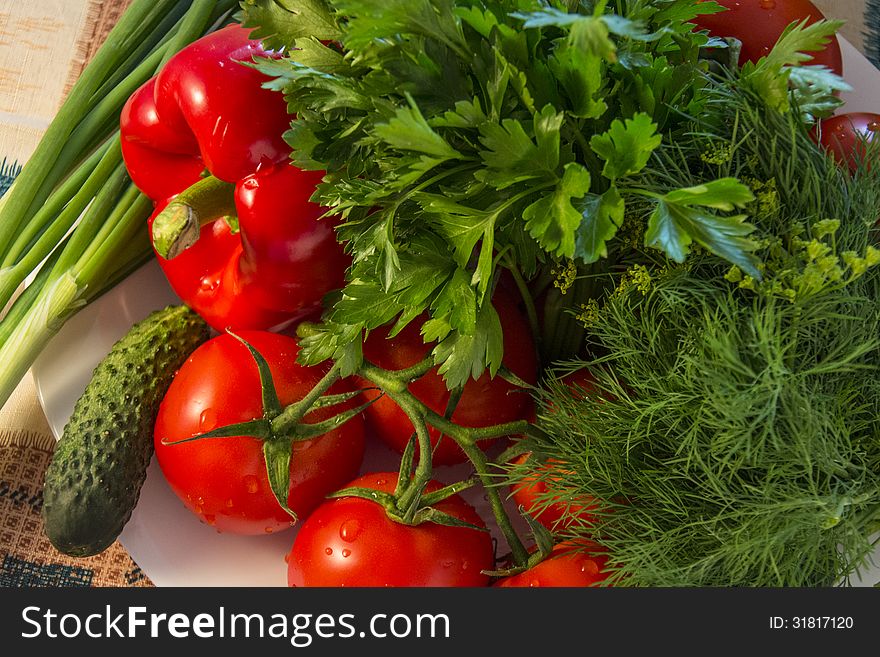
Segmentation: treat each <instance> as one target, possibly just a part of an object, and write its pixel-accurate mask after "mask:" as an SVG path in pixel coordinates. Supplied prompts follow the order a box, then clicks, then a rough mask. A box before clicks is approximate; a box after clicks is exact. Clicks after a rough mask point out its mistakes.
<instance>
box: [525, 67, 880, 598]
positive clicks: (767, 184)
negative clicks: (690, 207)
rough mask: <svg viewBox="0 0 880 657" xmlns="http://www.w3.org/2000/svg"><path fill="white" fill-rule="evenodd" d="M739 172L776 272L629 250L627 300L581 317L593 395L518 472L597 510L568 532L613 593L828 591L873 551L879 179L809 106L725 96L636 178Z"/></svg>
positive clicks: (877, 487)
mask: <svg viewBox="0 0 880 657" xmlns="http://www.w3.org/2000/svg"><path fill="white" fill-rule="evenodd" d="M876 150H877V148H876V145H874V146H872V147H870V148H869V156H872V155H876ZM726 175H732V176H736V177H738V178H739V179H740V180H743V181H747V182H748V183H749V184H750V186H751V188H752V190H753V192H754V194H755V201H754V202H753V204H752V207H750V208H749V211H750V215H751V217H752V221H753V222H754V224H755V226H756V227H757V233H756V235H755V238H756V239H757V240H758V242H759V244H760V245H761V251H760V252H759V255H760V257H761V260H762V262H763V265H762V266H761V269H762V272H761V273H762V276H761V277H755V278H753V277H751V276H749V275H747V274H745V273H743V272H742V271H740V270H739V269H737V268H736V267H733V268H731V267H730V265H729V263H726V262H724V261H722V260H720V259H719V258H718V257H717V256H714V255H712V254H710V253H708V252H702V253H699V252H698V253H696V254H694V256H693V257H691V258H689V259H688V261H687V262H686V263H685V264H684V265H676V264H675V263H671V265H670V263H669V262H668V261H666V260H664V259H662V258H658V257H657V256H656V255H655V254H654V253H650V252H648V251H647V250H645V249H639V248H633V249H631V250H629V251H624V250H622V249H621V251H619V252H618V253H617V254H616V255H617V258H618V262H619V263H621V264H620V266H619V267H618V274H617V275H616V279H615V284H616V286H617V287H616V289H615V291H614V292H613V293H611V294H610V295H608V296H606V297H605V298H604V299H602V300H601V301H600V303H597V304H594V306H593V307H592V308H589V309H584V312H583V313H582V315H581V318H582V319H583V321H584V322H585V323H586V324H587V328H588V332H589V335H590V350H591V359H590V360H589V361H588V362H587V363H586V366H587V367H589V369H590V371H591V373H592V374H593V375H594V376H595V378H596V380H597V384H596V387H595V389H591V390H586V391H584V390H578V391H577V392H578V394H575V395H573V394H572V391H571V390H570V389H569V388H568V387H566V386H564V385H562V384H561V383H560V382H558V381H555V382H553V383H550V384H549V385H548V388H547V391H546V392H545V393H544V395H543V400H542V401H543V402H544V403H543V408H544V410H543V412H542V413H541V416H540V418H539V423H540V426H541V427H542V428H543V429H544V432H545V434H544V437H543V438H541V439H535V440H532V441H531V442H530V443H529V445H528V446H529V448H531V449H532V450H533V452H535V453H536V456H541V457H543V458H542V459H538V458H532V459H530V460H529V461H528V462H527V465H526V466H525V468H519V469H516V470H514V471H513V472H512V473H511V477H512V478H513V479H517V478H519V477H521V476H523V475H525V474H529V475H531V476H537V477H540V478H545V479H546V481H547V483H548V484H549V491H548V492H547V493H546V494H545V495H544V496H543V497H542V504H544V503H546V504H549V503H552V502H554V501H556V500H559V499H560V498H562V499H565V500H570V501H571V500H584V499H585V498H594V500H595V503H596V504H597V506H598V508H597V509H596V512H595V514H594V515H595V517H594V518H593V519H592V520H589V521H583V522H574V523H573V524H572V525H571V526H569V527H568V528H566V529H561V530H560V531H559V533H560V534H561V535H562V536H564V537H570V538H585V537H586V538H589V539H591V540H594V541H595V542H597V543H598V544H599V545H600V546H602V547H603V548H604V549H606V550H607V551H608V552H609V553H610V561H611V562H612V563H613V564H614V566H613V568H614V572H613V574H612V575H611V577H610V578H609V580H608V583H610V584H613V585H619V586H623V585H630V586H832V585H837V584H842V583H846V582H847V579H848V578H849V577H851V576H852V575H853V573H856V572H857V571H858V570H859V569H860V568H861V567H863V566H864V565H865V564H866V563H867V560H868V559H869V557H870V555H871V553H872V552H873V551H874V548H875V544H874V542H873V541H876V536H875V535H874V533H875V532H876V531H877V530H878V529H880V379H878V376H877V374H878V368H880V266H878V265H880V251H878V250H877V248H876V247H875V246H872V245H876V244H877V243H878V232H877V220H878V217H880V171H878V170H877V167H873V169H872V168H871V167H868V166H864V165H863V166H862V167H861V168H860V170H859V171H858V172H856V174H855V175H853V176H850V175H849V173H848V172H847V171H846V170H845V169H843V168H841V167H839V166H837V165H836V164H835V163H834V162H833V161H832V160H831V158H828V157H826V156H825V155H824V154H823V153H822V152H820V150H819V149H818V148H817V147H816V146H815V144H814V141H813V139H812V138H811V137H810V135H809V134H808V130H807V128H806V127H805V126H804V125H803V124H802V123H801V121H800V120H799V119H798V118H797V116H796V113H792V112H789V113H780V112H777V111H774V110H771V109H769V108H767V107H766V105H764V104H763V103H762V102H761V101H760V99H759V98H757V97H755V96H754V95H753V94H750V92H749V91H748V90H747V89H745V88H737V86H736V85H730V84H719V86H718V90H717V94H716V95H715V98H714V101H713V102H711V103H709V105H708V107H707V111H706V112H705V114H704V115H703V116H701V117H700V118H699V119H698V120H697V119H695V120H694V122H693V124H692V126H691V128H690V130H689V131H688V132H687V133H686V134H682V135H680V136H679V138H678V139H677V140H676V141H675V142H674V143H671V142H667V143H666V144H665V145H664V146H663V147H662V148H661V149H659V150H658V152H657V153H656V154H655V157H654V159H653V161H652V164H651V166H650V169H649V170H648V171H646V173H645V175H644V176H641V177H640V178H639V180H637V181H632V183H633V184H634V185H645V187H646V188H650V189H663V188H680V187H684V186H688V185H698V184H700V182H701V180H711V179H714V178H717V177H718V176H726ZM640 221H643V217H641V216H639V214H638V213H637V212H631V213H629V214H628V217H627V222H633V223H638V222H640ZM624 228H626V225H624ZM583 364H584V363H568V364H567V365H564V366H560V373H562V372H563V371H565V369H566V367H568V368H569V369H571V368H573V367H577V366H580V365H583ZM546 459H552V460H551V461H550V462H551V463H552V464H553V467H552V468H550V469H539V468H538V464H539V462H540V461H541V460H546ZM872 535H874V538H873V539H872Z"/></svg>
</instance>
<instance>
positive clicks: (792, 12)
mask: <svg viewBox="0 0 880 657" xmlns="http://www.w3.org/2000/svg"><path fill="white" fill-rule="evenodd" d="M715 2H717V3H718V4H719V5H721V6H722V7H726V8H727V11H722V12H719V13H717V14H703V15H701V16H697V18H695V19H694V21H693V22H694V23H696V25H697V26H698V27H700V28H702V29H706V30H708V31H709V34H710V35H712V36H716V37H735V38H737V39H739V40H740V41H741V42H742V51H741V53H740V57H739V63H740V65H742V64H744V63H745V62H747V61H748V62H756V61H758V60H759V59H760V58H761V57H764V56H765V55H767V54H768V53H769V52H770V50H772V48H773V46H774V45H776V42H777V41H778V40H779V37H780V36H781V35H782V32H783V31H784V30H785V28H786V27H788V26H789V25H790V24H791V23H793V22H795V21H802V20H804V19H805V18H809V19H810V20H809V23H810V24H813V23H815V22H816V21H818V20H822V19H824V18H825V16H824V15H823V14H822V12H821V11H819V9H817V8H816V5H814V4H813V3H812V2H810V0H715ZM807 54H810V55H812V56H813V59H811V60H809V61H807V62H806V64H807V65H821V66H827V67H828V68H830V69H831V70H832V71H834V72H835V73H837V74H838V75H842V73H843V56H842V55H841V52H840V43H839V42H838V40H837V38H836V37H832V39H831V40H830V41H829V43H828V45H826V46H825V48H824V49H822V50H820V51H819V52H811V53H807Z"/></svg>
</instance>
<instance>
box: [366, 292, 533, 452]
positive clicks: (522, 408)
mask: <svg viewBox="0 0 880 657" xmlns="http://www.w3.org/2000/svg"><path fill="white" fill-rule="evenodd" d="M492 303H493V305H494V306H495V309H496V310H497V312H498V316H499V318H500V321H501V328H502V330H503V333H504V358H503V361H502V364H503V366H504V367H506V368H507V369H509V370H510V371H511V372H513V373H514V374H515V375H516V376H518V377H519V378H520V379H522V380H524V381H525V382H527V383H529V384H534V383H535V381H536V378H537V355H536V352H535V342H534V336H533V335H532V332H531V329H530V327H529V323H528V320H527V319H526V317H525V314H524V313H523V312H522V311H521V310H520V309H519V308H518V306H517V304H516V302H515V301H514V299H513V296H512V295H511V294H510V293H509V292H507V291H506V290H505V289H504V288H499V289H498V291H497V292H496V293H495V296H494V297H493V299H492ZM421 324H422V322H420V321H419V320H418V319H416V320H415V321H413V322H411V323H410V324H409V325H407V326H406V327H405V328H404V329H403V330H402V331H401V332H400V333H398V334H397V335H396V336H394V337H392V338H389V337H388V333H389V330H390V327H388V326H386V327H382V328H380V329H377V330H376V331H373V332H372V333H371V334H370V336H369V337H368V338H367V340H366V341H365V342H364V357H365V358H366V359H367V360H369V361H371V362H372V363H375V364H376V365H378V366H379V367H382V368H384V369H387V370H402V369H405V368H407V367H411V366H413V365H415V364H417V363H419V362H420V361H422V360H423V359H424V358H425V357H426V356H428V355H429V354H430V352H431V349H432V348H433V345H431V344H426V343H425V342H424V340H423V339H422V337H421V335H420V333H419V327H420V326H421ZM409 390H410V392H412V394H413V395H415V397H416V398H417V399H418V400H419V401H421V402H422V403H424V404H425V405H426V406H427V407H428V408H429V409H431V410H432V411H434V412H435V413H438V414H440V415H443V414H445V413H446V411H447V407H448V405H449V403H450V399H451V397H452V393H451V392H450V391H449V390H448V389H447V387H446V384H445V383H444V381H443V377H442V375H441V374H439V372H438V369H437V368H436V367H435V368H434V369H432V370H431V371H429V372H428V373H427V374H425V375H424V376H421V377H419V378H418V379H417V380H415V381H413V382H412V383H410V385H409ZM364 394H365V396H366V397H367V398H368V399H375V400H376V401H375V402H374V403H373V404H372V405H371V406H370V407H369V408H368V409H367V411H366V417H367V422H368V424H369V426H370V427H372V429H373V430H374V432H375V433H376V434H377V435H378V436H379V437H380V438H381V439H382V440H383V441H385V442H386V443H387V444H388V445H390V446H391V447H393V448H394V449H396V450H397V451H399V452H403V450H404V448H405V447H406V445H407V443H408V442H409V439H410V437H411V436H412V434H413V431H414V429H413V425H412V422H410V420H409V418H408V417H407V415H406V413H405V412H404V411H403V410H401V408H400V407H399V406H398V405H397V404H396V403H395V402H394V401H393V400H392V399H391V398H390V397H388V396H384V397H380V396H379V392H378V391H374V390H373V391H371V390H368V391H366V392H365V393H364ZM532 413H533V403H532V398H531V395H530V393H529V391H528V390H525V389H522V388H518V387H517V386H515V385H514V384H512V383H509V382H508V381H506V380H504V379H503V378H502V377H501V376H500V375H496V376H495V377H494V378H493V377H491V376H490V375H489V373H488V372H484V373H483V375H482V376H481V377H480V378H479V379H477V380H474V379H471V380H469V381H468V382H467V384H465V386H464V390H463V391H462V394H461V397H460V399H459V400H458V402H457V404H456V405H455V410H454V412H453V413H452V417H451V420H452V421H453V422H455V423H456V424H458V425H460V426H463V427H486V426H490V425H493V424H503V423H506V422H513V421H516V420H521V419H527V418H531V416H532ZM429 433H430V435H431V445H432V447H433V449H434V451H433V456H432V458H433V462H434V464H435V465H450V464H454V463H462V462H464V461H465V460H466V457H465V455H464V453H463V452H462V450H461V449H460V448H459V447H458V445H457V444H456V443H455V442H454V441H453V439H452V438H450V437H448V436H441V433H440V432H439V431H438V430H437V429H436V428H434V427H430V428H429ZM481 446H482V447H486V446H487V442H483V443H482V444H481Z"/></svg>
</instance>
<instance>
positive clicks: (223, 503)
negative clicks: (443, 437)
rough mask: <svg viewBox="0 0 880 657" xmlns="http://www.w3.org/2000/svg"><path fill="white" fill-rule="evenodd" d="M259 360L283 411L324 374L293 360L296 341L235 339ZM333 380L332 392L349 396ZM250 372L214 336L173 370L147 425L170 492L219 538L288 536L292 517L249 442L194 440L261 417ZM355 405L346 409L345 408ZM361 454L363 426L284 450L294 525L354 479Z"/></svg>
mask: <svg viewBox="0 0 880 657" xmlns="http://www.w3.org/2000/svg"><path fill="white" fill-rule="evenodd" d="M239 337H240V338H241V339H242V340H246V342H247V344H248V345H250V346H251V347H253V348H254V349H255V350H256V351H257V352H259V354H260V355H262V357H263V358H264V359H265V360H266V362H267V363H268V365H269V369H270V371H271V374H272V379H273V381H274V385H275V389H276V392H277V395H278V399H279V401H280V402H281V404H283V405H288V404H292V403H294V402H297V401H298V400H300V399H301V398H302V397H303V396H304V395H306V394H307V393H308V392H309V391H310V390H312V388H313V387H314V386H315V385H316V384H317V383H318V381H319V380H320V379H321V377H322V376H323V374H324V373H325V368H322V367H305V366H302V365H299V364H298V363H297V362H296V356H297V353H298V346H297V344H296V341H295V340H294V339H293V338H291V337H289V336H286V335H283V334H280V333H271V332H267V331H241V332H240V334H239ZM351 390H352V386H351V385H350V383H349V382H347V381H344V380H340V381H337V382H336V383H335V384H334V385H333V386H332V387H331V389H330V392H332V393H344V392H347V391H351ZM262 394H263V391H262V387H261V382H260V376H259V373H258V368H257V364H256V362H255V360H254V358H253V356H252V355H251V353H249V351H248V348H247V346H246V345H245V344H244V343H242V342H240V341H239V340H237V339H236V338H234V337H233V336H231V335H229V334H221V335H219V336H217V337H215V338H213V339H211V340H209V341H208V342H206V343H204V344H203V345H201V346H200V347H199V348H198V349H196V350H195V351H194V352H193V353H192V355H191V356H190V357H189V359H188V360H187V361H186V362H185V363H184V365H183V366H182V367H181V368H180V370H179V371H178V372H177V374H176V376H175V378H174V380H173V382H172V383H171V386H170V387H169V389H168V391H167V393H166V395H165V397H164V399H163V401H162V404H161V406H160V408H159V414H158V417H157V419H156V424H155V451H156V457H157V459H158V462H159V466H160V467H161V469H162V472H163V473H164V475H165V478H166V480H167V481H168V483H169V485H170V486H171V488H172V490H174V492H175V493H176V494H177V495H178V497H180V499H181V500H182V501H183V503H184V504H185V505H186V506H187V508H189V509H190V511H192V512H193V513H195V514H196V515H197V516H198V517H199V518H200V519H201V520H202V521H203V522H205V523H207V524H209V525H212V526H214V527H216V528H217V530H218V531H221V532H229V533H234V534H264V533H271V532H275V531H280V530H283V529H287V528H289V527H290V526H291V523H292V521H293V518H292V517H291V515H290V514H289V513H288V512H287V511H286V510H285V509H284V508H283V507H282V506H281V505H280V504H279V502H278V499H277V498H276V496H275V494H274V493H273V490H272V487H271V485H270V481H269V478H268V475H267V466H266V460H265V456H264V442H263V441H262V440H261V439H259V438H256V437H253V436H248V435H244V436H232V437H223V438H198V439H195V440H191V441H189V442H180V443H177V444H171V443H173V442H175V441H180V440H186V439H189V438H192V437H194V436H198V435H201V434H204V433H206V432H209V431H212V430H215V429H217V428H219V427H224V426H228V425H231V424H236V423H240V422H246V421H249V420H253V419H254V418H259V417H261V416H262V415H263V413H264V407H263V406H264V404H263V398H262ZM353 405H354V401H353V400H352V402H351V403H349V404H347V407H349V408H350V407H351V406H353ZM338 410H339V409H338V408H336V409H330V408H318V409H315V410H313V411H312V412H310V413H309V414H308V415H307V416H306V418H305V421H306V422H319V421H322V420H326V419H329V418H330V417H331V416H332V415H334V414H335V413H336V412H338ZM363 453H364V426H363V419H362V417H361V416H360V415H356V416H355V417H353V418H352V419H350V420H349V421H347V422H345V423H344V424H342V425H341V426H338V427H337V428H334V429H332V430H330V431H328V432H327V433H324V434H323V435H320V436H318V437H315V438H311V439H309V440H303V441H296V442H293V443H292V453H291V458H290V467H289V471H290V486H289V493H288V497H287V504H288V505H289V507H290V509H291V510H292V511H293V512H294V513H295V514H296V515H297V516H299V517H304V516H306V515H307V514H308V513H309V512H311V511H312V509H313V508H315V507H316V506H317V505H318V504H319V503H320V502H321V501H322V500H323V499H324V496H325V495H327V494H328V493H329V492H331V491H333V490H336V489H337V488H339V487H340V486H341V485H343V484H344V483H345V482H347V481H349V480H350V479H351V478H352V477H354V476H355V475H356V474H357V472H358V470H359V468H360V465H361V460H362V458H363Z"/></svg>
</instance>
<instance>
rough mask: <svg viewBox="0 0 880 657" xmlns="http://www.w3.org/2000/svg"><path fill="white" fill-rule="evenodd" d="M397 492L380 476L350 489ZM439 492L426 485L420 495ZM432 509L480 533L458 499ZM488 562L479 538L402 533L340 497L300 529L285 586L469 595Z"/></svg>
mask: <svg viewBox="0 0 880 657" xmlns="http://www.w3.org/2000/svg"><path fill="white" fill-rule="evenodd" d="M396 484H397V473H394V472H379V473H371V474H367V475H363V476H361V477H359V478H357V479H356V480H354V481H352V482H351V483H350V484H349V486H358V487H363V488H369V489H373V490H380V491H384V492H387V493H391V492H393V491H394V487H395V485H396ZM441 486H442V484H440V483H438V482H436V481H435V482H431V483H430V485H429V486H428V488H427V490H428V491H433V490H437V489H438V488H440V487H441ZM434 507H435V508H437V509H439V510H441V511H444V512H446V513H448V514H450V515H453V516H455V517H457V518H459V519H461V520H464V521H466V522H468V523H471V524H473V525H476V526H478V527H485V523H484V522H483V520H482V518H480V516H479V514H477V512H476V511H475V510H474V508H473V507H471V506H470V505H469V504H468V503H467V502H465V501H464V500H463V499H462V498H461V497H459V496H458V495H454V496H452V497H450V498H447V499H446V500H443V501H442V502H439V503H438V504H436V505H434ZM494 562H495V560H494V550H493V545H492V539H491V536H490V534H489V533H488V532H486V531H479V530H477V529H472V528H469V527H449V526H445V525H438V524H436V523H430V522H426V523H422V524H420V525H416V526H409V525H404V524H401V523H397V522H394V521H393V520H391V519H389V518H388V516H387V515H386V513H385V509H384V508H383V507H382V506H380V505H379V504H377V503H375V502H372V501H370V500H365V499H362V498H358V497H344V498H338V499H333V500H328V501H327V502H325V503H324V504H322V505H321V506H319V507H318V508H317V509H315V511H314V512H312V514H311V515H310V516H309V517H308V518H307V519H306V521H305V522H304V523H303V525H302V526H301V527H300V528H299V531H298V532H297V535H296V539H295V540H294V543H293V547H292V549H291V551H290V554H289V555H288V558H287V567H288V574H287V581H288V585H289V586H292V587H302V586H309V587H315V586H324V587H341V586H349V587H428V586H432V587H433V586H443V587H447V586H450V587H476V586H486V585H487V584H488V582H489V577H488V576H486V575H484V574H483V573H482V572H481V571H484V570H491V569H492V568H493V567H494Z"/></svg>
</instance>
